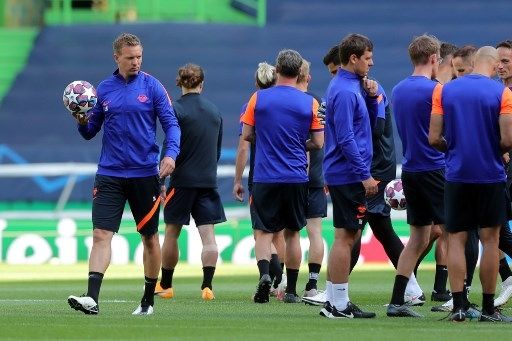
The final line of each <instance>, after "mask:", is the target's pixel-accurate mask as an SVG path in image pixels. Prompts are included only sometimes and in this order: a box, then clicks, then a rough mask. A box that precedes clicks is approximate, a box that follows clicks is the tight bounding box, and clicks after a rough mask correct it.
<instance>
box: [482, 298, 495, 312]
mask: <svg viewBox="0 0 512 341" xmlns="http://www.w3.org/2000/svg"><path fill="white" fill-rule="evenodd" d="M484 312H485V314H486V315H492V314H494V294H482V313H484Z"/></svg>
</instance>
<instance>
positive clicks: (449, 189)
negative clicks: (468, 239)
mask: <svg viewBox="0 0 512 341" xmlns="http://www.w3.org/2000/svg"><path fill="white" fill-rule="evenodd" d="M444 196H445V203H446V230H447V231H448V232H460V231H469V230H475V229H478V228H482V227H493V226H498V225H502V224H505V222H506V200H505V196H506V194H505V183H504V182H498V183H490V184H468V183H460V182H448V181H447V182H446V184H445V194H444Z"/></svg>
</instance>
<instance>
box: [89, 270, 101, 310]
mask: <svg viewBox="0 0 512 341" xmlns="http://www.w3.org/2000/svg"><path fill="white" fill-rule="evenodd" d="M102 281H103V274H102V273H101V272H94V271H91V272H89V280H88V282H87V296H89V297H91V298H92V299H93V300H94V302H96V303H98V297H99V296H100V288H101V282H102Z"/></svg>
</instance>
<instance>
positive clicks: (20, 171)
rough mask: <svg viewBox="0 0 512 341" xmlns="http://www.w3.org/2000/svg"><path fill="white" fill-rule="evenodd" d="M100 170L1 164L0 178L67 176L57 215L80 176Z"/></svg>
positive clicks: (223, 173)
mask: <svg viewBox="0 0 512 341" xmlns="http://www.w3.org/2000/svg"><path fill="white" fill-rule="evenodd" d="M97 169H98V165H97V164H95V163H77V162H65V163H27V164H0V178H23V177H33V176H67V177H68V180H67V182H66V185H65V186H64V187H63V189H62V191H61V193H60V195H59V199H58V200H57V204H56V205H55V212H54V213H55V214H56V215H59V214H60V213H62V212H63V210H64V208H65V207H66V204H67V202H68V200H69V197H70V195H71V193H72V191H73V188H74V187H75V184H76V181H77V179H78V177H79V176H83V175H87V176H94V174H96V171H97ZM248 172H249V170H248V168H247V169H246V170H245V171H244V177H247V174H248ZM234 174H235V166H234V165H219V166H218V168H217V176H218V177H233V176H234Z"/></svg>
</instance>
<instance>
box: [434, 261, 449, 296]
mask: <svg viewBox="0 0 512 341" xmlns="http://www.w3.org/2000/svg"><path fill="white" fill-rule="evenodd" d="M447 280H448V267H447V266H446V265H436V276H435V279H434V291H435V292H437V293H438V294H439V293H443V292H446V281H447Z"/></svg>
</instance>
